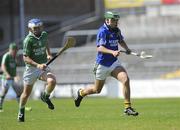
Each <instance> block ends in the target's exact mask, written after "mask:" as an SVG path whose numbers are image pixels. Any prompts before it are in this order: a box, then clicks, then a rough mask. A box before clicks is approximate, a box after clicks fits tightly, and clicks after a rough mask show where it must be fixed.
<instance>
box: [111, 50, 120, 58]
mask: <svg viewBox="0 0 180 130" xmlns="http://www.w3.org/2000/svg"><path fill="white" fill-rule="evenodd" d="M112 54H113V56H114V57H118V56H119V55H120V51H113V53H112Z"/></svg>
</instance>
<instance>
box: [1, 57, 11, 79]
mask: <svg viewBox="0 0 180 130" xmlns="http://www.w3.org/2000/svg"><path fill="white" fill-rule="evenodd" d="M7 63H8V58H7V55H4V56H3V58H2V63H1V69H2V71H3V73H4V74H5V75H6V79H10V78H11V75H10V74H9V72H8V71H7V67H6V64H7Z"/></svg>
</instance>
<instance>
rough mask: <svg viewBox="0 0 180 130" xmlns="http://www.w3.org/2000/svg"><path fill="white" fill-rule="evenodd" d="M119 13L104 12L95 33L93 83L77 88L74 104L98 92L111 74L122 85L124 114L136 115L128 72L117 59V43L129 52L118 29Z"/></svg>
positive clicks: (118, 52)
mask: <svg viewBox="0 0 180 130" xmlns="http://www.w3.org/2000/svg"><path fill="white" fill-rule="evenodd" d="M118 20H119V15H118V14H117V13H115V12H110V11H108V12H106V13H105V23H104V25H102V26H101V27H100V29H99V32H98V34H97V42H96V45H97V51H98V53H97V57H96V65H95V67H94V73H95V79H96V80H95V84H94V85H92V86H89V87H86V88H83V89H79V90H78V92H77V97H76V98H75V100H74V102H75V106H76V107H79V106H80V103H81V101H82V99H83V97H85V96H86V95H90V94H95V93H100V92H101V90H102V88H103V86H104V83H105V80H106V77H108V76H112V77H114V78H116V79H117V80H119V81H120V82H121V83H122V85H123V96H124V106H125V110H124V114H126V115H133V116H137V115H138V112H136V111H135V110H134V109H133V108H132V107H131V100H130V83H129V82H130V81H129V77H128V74H127V72H126V70H125V69H124V67H123V66H122V65H121V63H120V62H119V60H118V58H117V57H118V56H119V55H120V51H119V49H118V45H120V46H121V47H122V48H124V49H125V50H126V53H127V54H130V53H131V50H130V49H129V48H128V46H127V45H126V42H125V41H124V38H123V36H122V34H121V31H120V29H119V28H118V27H117V25H118Z"/></svg>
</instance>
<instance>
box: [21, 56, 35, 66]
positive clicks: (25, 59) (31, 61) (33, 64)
mask: <svg viewBox="0 0 180 130" xmlns="http://www.w3.org/2000/svg"><path fill="white" fill-rule="evenodd" d="M23 59H24V62H26V63H28V64H30V65H32V66H34V67H37V66H38V63H36V62H35V61H33V60H32V59H31V58H29V57H28V56H23Z"/></svg>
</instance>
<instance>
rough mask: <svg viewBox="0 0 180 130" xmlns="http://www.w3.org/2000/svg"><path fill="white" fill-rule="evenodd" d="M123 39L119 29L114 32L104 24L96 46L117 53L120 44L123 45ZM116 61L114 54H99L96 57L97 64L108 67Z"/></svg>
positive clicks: (99, 32)
mask: <svg viewBox="0 0 180 130" xmlns="http://www.w3.org/2000/svg"><path fill="white" fill-rule="evenodd" d="M123 39H124V38H123V36H122V35H121V31H120V30H119V29H118V28H116V30H114V31H112V30H110V29H109V28H108V27H107V25H106V24H104V25H103V26H101V27H100V28H99V31H98V34H97V41H96V45H97V47H99V46H104V47H105V48H107V49H110V50H114V51H117V50H118V44H119V43H121V41H122V40H123ZM116 60H117V57H114V56H113V55H112V54H105V53H102V52H98V53H97V56H96V63H98V64H101V65H104V66H107V67H109V66H111V65H112V64H113V63H114V62H115V61H116Z"/></svg>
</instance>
